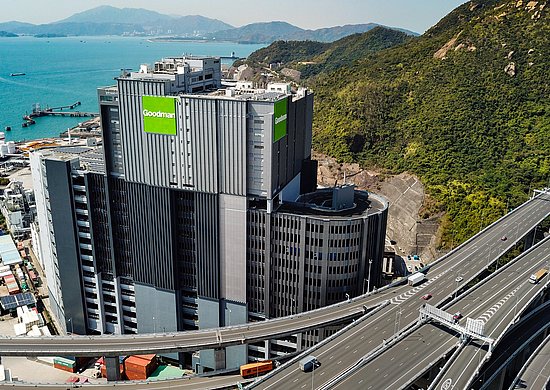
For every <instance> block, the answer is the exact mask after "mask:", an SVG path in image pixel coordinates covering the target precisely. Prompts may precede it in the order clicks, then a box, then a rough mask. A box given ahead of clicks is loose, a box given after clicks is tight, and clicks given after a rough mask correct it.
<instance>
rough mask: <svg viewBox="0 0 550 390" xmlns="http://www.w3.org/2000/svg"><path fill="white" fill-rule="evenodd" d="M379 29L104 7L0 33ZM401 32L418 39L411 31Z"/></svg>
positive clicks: (256, 36)
mask: <svg viewBox="0 0 550 390" xmlns="http://www.w3.org/2000/svg"><path fill="white" fill-rule="evenodd" d="M375 26H377V24H375V23H365V24H355V25H344V26H333V27H326V28H321V29H317V30H305V29H302V28H300V27H297V26H294V25H292V24H290V23H288V22H284V21H275V22H273V21H272V22H258V23H250V24H247V25H244V26H240V27H234V26H231V25H230V24H227V23H225V22H223V21H221V20H218V19H211V18H207V17H204V16H201V15H186V16H177V15H165V14H161V13H158V12H156V11H150V10H147V9H143V8H117V7H112V6H108V5H103V6H99V7H95V8H92V9H89V10H86V11H82V12H78V13H76V14H74V15H71V16H69V17H67V18H64V19H61V20H58V21H56V22H52V23H47V24H40V25H34V24H30V23H22V22H15V21H13V22H4V23H0V30H3V31H6V32H11V33H15V34H25V35H36V34H64V35H76V36H79V35H150V36H162V35H165V36H166V35H168V36H181V37H200V38H206V39H211V40H230V41H234V42H243V43H271V42H273V41H276V40H279V39H284V40H296V39H306V40H318V41H321V42H332V41H335V40H338V39H340V38H342V37H344V36H347V35H350V34H354V33H359V32H365V31H368V30H370V29H372V28H374V27H375ZM396 29H397V28H396ZM397 30H402V31H405V32H407V33H408V34H411V35H415V33H413V32H410V31H408V30H404V29H397Z"/></svg>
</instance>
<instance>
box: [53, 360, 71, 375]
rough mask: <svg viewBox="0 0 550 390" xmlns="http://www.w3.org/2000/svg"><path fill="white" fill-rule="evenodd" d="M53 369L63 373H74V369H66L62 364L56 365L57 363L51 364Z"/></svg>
mask: <svg viewBox="0 0 550 390" xmlns="http://www.w3.org/2000/svg"><path fill="white" fill-rule="evenodd" d="M53 366H54V368H57V369H58V370H63V371H67V372H72V373H74V372H76V367H67V366H64V365H62V364H58V363H55V362H54V364H53Z"/></svg>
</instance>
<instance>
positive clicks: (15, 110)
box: [0, 37, 264, 141]
mask: <svg viewBox="0 0 550 390" xmlns="http://www.w3.org/2000/svg"><path fill="white" fill-rule="evenodd" d="M263 46H264V45H243V44H237V43H232V42H207V43H206V42H148V41H147V39H146V38H133V37H68V38H34V37H18V38H0V131H4V128H5V127H6V126H11V128H12V130H11V131H4V132H5V134H6V141H22V140H31V139H37V138H45V137H58V136H59V134H60V133H61V132H63V131H65V130H67V128H68V127H72V126H75V125H76V124H78V123H79V122H83V121H85V120H87V119H89V118H68V117H41V118H36V124H35V125H32V126H29V127H27V128H23V127H21V124H22V123H23V119H22V116H23V115H24V114H25V113H30V112H31V110H32V105H33V104H34V103H40V105H41V106H42V107H43V108H45V107H47V106H49V107H56V106H65V105H70V104H73V103H74V102H77V101H80V102H81V103H82V105H81V106H79V107H77V108H76V109H75V111H76V110H78V111H85V112H98V110H99V109H98V103H97V88H98V87H103V86H107V85H113V84H115V81H114V80H113V78H114V77H117V76H119V75H120V70H121V69H123V68H125V69H133V70H137V69H138V68H139V65H140V64H143V63H148V64H152V63H154V62H155V61H156V60H158V59H160V58H162V57H169V56H178V55H182V54H184V53H185V54H188V55H190V54H192V55H213V56H230V55H231V52H235V55H236V56H238V57H246V56H248V55H249V54H250V53H252V52H253V51H255V50H257V49H259V48H261V47H263ZM230 62H231V61H229V63H230ZM18 72H21V73H25V74H26V75H25V76H15V77H12V76H10V74H11V73H18Z"/></svg>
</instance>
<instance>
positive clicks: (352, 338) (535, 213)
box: [255, 194, 550, 389]
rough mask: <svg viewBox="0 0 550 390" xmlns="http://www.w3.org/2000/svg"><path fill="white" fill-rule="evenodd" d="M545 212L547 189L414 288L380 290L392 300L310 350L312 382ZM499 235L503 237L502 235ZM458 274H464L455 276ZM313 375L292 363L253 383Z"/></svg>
mask: <svg viewBox="0 0 550 390" xmlns="http://www.w3.org/2000/svg"><path fill="white" fill-rule="evenodd" d="M548 215H550V194H545V195H544V196H543V197H539V198H537V199H534V200H532V201H531V202H529V203H528V204H526V205H525V206H523V207H522V208H519V209H516V210H514V211H513V212H512V213H509V214H508V215H507V216H506V218H504V219H502V220H501V221H500V222H499V223H498V224H496V225H493V226H490V227H489V228H487V229H486V230H485V231H483V232H482V233H481V234H480V235H478V236H477V237H476V238H474V239H473V240H471V241H470V242H468V243H467V244H465V245H464V246H463V247H462V248H460V249H459V250H457V251H455V252H454V253H452V254H451V255H449V256H448V257H447V258H446V259H445V260H444V261H442V262H440V263H438V264H435V265H434V266H433V267H432V268H431V269H430V271H429V272H428V273H427V278H429V280H428V281H427V282H425V283H423V284H421V285H419V286H416V287H414V288H411V287H409V286H401V287H398V288H394V289H392V290H391V291H387V292H385V293H384V294H382V296H384V297H388V296H389V297H390V298H389V299H391V303H392V305H390V306H388V307H386V308H384V309H382V310H380V311H379V312H378V313H376V314H375V315H373V316H372V317H371V318H369V319H367V320H365V321H363V322H362V323H361V324H359V325H357V326H356V327H355V328H353V329H351V330H349V331H347V332H346V333H344V334H342V335H341V336H339V337H338V338H336V339H334V340H333V341H331V342H329V343H327V344H326V345H324V346H323V347H321V348H319V349H318V350H316V351H314V352H312V353H311V354H312V355H314V356H315V357H317V359H318V360H319V362H320V363H321V365H320V367H319V368H318V369H317V370H315V373H314V374H313V376H314V378H313V380H314V384H313V387H315V388H319V387H321V386H322V385H325V384H326V383H327V382H329V381H331V380H332V379H333V378H335V377H336V376H338V375H339V374H340V373H342V372H344V371H347V370H349V369H350V368H351V367H352V366H353V365H354V364H355V363H356V362H357V361H358V360H359V359H360V358H361V357H363V356H365V355H367V354H369V353H372V352H373V351H374V350H375V349H377V348H379V347H380V346H381V345H382V344H383V342H384V339H386V340H387V339H389V338H390V337H391V336H392V335H393V334H394V333H396V331H398V330H399V329H403V327H404V326H406V325H409V324H411V323H413V322H414V321H416V319H417V317H418V309H419V307H420V306H421V305H422V303H424V301H423V300H421V299H420V297H421V296H422V295H424V294H426V293H430V294H432V296H433V297H432V298H431V300H430V301H429V303H431V304H437V303H439V302H443V301H444V300H446V299H447V298H448V297H452V296H453V294H454V293H455V292H456V291H458V290H460V289H462V288H463V287H464V286H465V285H466V284H467V283H468V282H469V281H470V280H472V279H474V278H475V277H476V276H477V275H478V274H479V273H480V272H482V271H483V270H484V268H486V267H487V266H488V265H489V264H491V263H493V262H494V261H495V259H496V258H498V257H499V256H500V255H502V254H503V253H505V252H506V251H507V250H508V249H509V248H510V247H512V246H513V245H514V243H515V242H516V241H517V240H519V239H520V238H521V237H523V236H524V235H525V234H527V233H528V232H529V231H530V230H531V229H533V227H534V226H535V225H536V224H538V223H539V222H540V221H542V220H543V219H544V218H546V217H547V216H548ZM503 236H506V240H502V237H503ZM457 277H460V278H462V280H461V281H459V282H457V281H456V278H457ZM453 343H454V341H453ZM453 343H451V344H453ZM388 364H390V363H388ZM311 375H312V374H311V373H303V372H302V371H301V370H300V369H299V367H298V364H297V363H296V364H294V365H292V366H289V367H287V368H285V369H282V370H280V371H278V372H277V373H276V374H275V375H273V376H272V377H270V378H269V379H266V380H265V381H263V382H262V383H260V384H258V385H257V386H255V387H257V388H261V389H278V388H292V389H301V388H311V387H312V384H311ZM343 388H344V387H343Z"/></svg>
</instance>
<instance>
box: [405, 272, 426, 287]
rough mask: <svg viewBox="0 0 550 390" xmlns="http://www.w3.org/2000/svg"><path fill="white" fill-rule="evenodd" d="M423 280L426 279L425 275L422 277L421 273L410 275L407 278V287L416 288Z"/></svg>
mask: <svg viewBox="0 0 550 390" xmlns="http://www.w3.org/2000/svg"><path fill="white" fill-rule="evenodd" d="M425 278H426V275H424V274H423V273H422V272H417V273H415V274H412V275H411V276H409V278H408V283H409V286H416V285H417V284H420V283H422V282H423V281H424V279H425Z"/></svg>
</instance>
